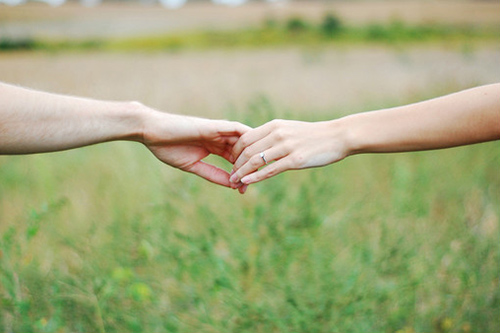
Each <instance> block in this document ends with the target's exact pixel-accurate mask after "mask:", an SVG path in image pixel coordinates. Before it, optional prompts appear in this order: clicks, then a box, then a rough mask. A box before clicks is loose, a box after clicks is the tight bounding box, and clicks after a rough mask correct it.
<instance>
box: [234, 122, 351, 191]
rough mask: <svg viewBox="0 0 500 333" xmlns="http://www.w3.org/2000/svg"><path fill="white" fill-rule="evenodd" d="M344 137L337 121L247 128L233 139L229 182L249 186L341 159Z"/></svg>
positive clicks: (345, 148) (275, 124) (344, 150)
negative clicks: (231, 167)
mask: <svg viewBox="0 0 500 333" xmlns="http://www.w3.org/2000/svg"><path fill="white" fill-rule="evenodd" d="M344 137H345V131H344V130H343V129H342V126H341V124H340V122H339V121H328V122H316V123H309V122H302V121H292V120H273V121H271V122H269V123H267V124H264V125H262V126H260V127H258V128H256V129H254V130H251V131H248V132H247V133H245V134H243V135H242V136H241V138H240V139H239V140H238V142H236V144H235V145H234V148H233V158H235V159H236V161H235V162H234V168H233V172H232V175H231V178H230V181H231V182H232V183H238V182H241V183H243V184H245V185H248V184H252V183H256V182H259V181H261V180H264V179H267V178H270V177H272V176H274V175H277V174H279V173H281V172H283V171H286V170H294V169H304V168H312V167H319V166H323V165H327V164H330V163H334V162H337V161H340V160H342V159H343V158H344V157H346V156H347V155H348V149H347V145H346V143H345V142H346V141H345V140H344ZM271 162H273V163H271ZM261 167H263V168H262V169H260V170H259V168H261ZM245 189H246V188H245V187H243V192H244V190H245ZM240 192H241V191H240Z"/></svg>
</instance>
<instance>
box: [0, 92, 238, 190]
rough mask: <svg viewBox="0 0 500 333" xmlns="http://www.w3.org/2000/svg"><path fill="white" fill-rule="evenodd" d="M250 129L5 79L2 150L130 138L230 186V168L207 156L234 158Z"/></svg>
mask: <svg viewBox="0 0 500 333" xmlns="http://www.w3.org/2000/svg"><path fill="white" fill-rule="evenodd" d="M247 130H248V127H246V126H244V125H242V124H239V123H236V122H229V121H224V120H208V119H202V118H195V117H187V116H180V115H173V114H168V113H163V112H159V111H156V110H153V109H151V108H148V107H146V106H144V105H142V104H140V103H137V102H110V101H98V100H92V99H87V98H80V97H72V96H64V95H57V94H51V93H45V92H40V91H35V90H30V89H25V88H21V87H16V86H12V85H8V84H5V83H0V154H30V153H42V152H52V151H59V150H65V149H72V148H77V147H82V146H87V145H92V144H96V143H102V142H108V141H115V140H131V141H137V142H141V143H143V144H144V145H146V146H147V147H148V148H149V149H150V150H151V151H152V152H153V154H155V156H156V157H158V158H159V159H160V160H161V161H163V162H165V163H167V164H169V165H171V166H173V167H176V168H179V169H182V170H184V171H188V172H192V173H195V174H197V175H199V176H201V177H203V178H205V179H207V180H209V181H212V182H215V183H217V184H221V185H224V186H230V183H229V181H228V177H229V176H228V174H227V172H225V171H223V170H221V169H219V168H216V167H215V166H212V165H209V164H206V163H204V162H203V161H202V159H203V158H205V157H206V156H208V155H209V154H216V155H219V156H222V157H223V158H225V159H227V160H229V161H232V157H231V154H230V152H231V149H232V146H233V144H234V143H235V142H236V141H237V139H238V138H239V136H240V135H242V134H243V133H245V132H246V131H247ZM232 187H234V185H233V186H232Z"/></svg>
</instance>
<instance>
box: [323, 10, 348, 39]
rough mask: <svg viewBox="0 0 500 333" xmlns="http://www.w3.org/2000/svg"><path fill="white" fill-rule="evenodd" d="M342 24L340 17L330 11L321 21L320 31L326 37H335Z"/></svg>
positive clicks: (340, 30)
mask: <svg viewBox="0 0 500 333" xmlns="http://www.w3.org/2000/svg"><path fill="white" fill-rule="evenodd" d="M343 28H344V27H343V24H342V21H341V20H340V18H339V17H338V16H336V15H334V14H332V13H328V14H326V15H325V17H324V18H323V22H322V23H321V31H322V32H323V33H324V34H325V36H327V37H335V36H337V35H338V34H339V33H340V32H342V29H343Z"/></svg>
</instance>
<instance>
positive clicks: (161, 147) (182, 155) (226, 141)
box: [143, 112, 250, 188]
mask: <svg viewBox="0 0 500 333" xmlns="http://www.w3.org/2000/svg"><path fill="white" fill-rule="evenodd" d="M249 129H250V128H249V127H248V126H245V125H242V124H240V123H237V122H231V121H225V120H208V119H202V118H195V117H187V116H180V115H172V114H167V113H160V112H155V113H154V116H152V117H150V119H149V120H148V121H146V123H145V128H144V132H143V133H144V134H143V143H144V144H145V145H146V146H147V147H148V148H149V149H150V150H151V152H152V153H153V154H154V155H155V156H156V157H157V158H158V159H159V160H161V161H162V162H164V163H166V164H168V165H170V166H173V167H175V168H178V169H181V170H183V171H187V172H191V173H194V174H196V175H198V176H200V177H202V178H204V179H206V180H208V181H211V182H213V183H216V184H219V185H223V186H227V187H231V188H238V187H240V186H241V185H238V184H234V183H230V182H229V174H228V173H227V172H226V171H224V170H222V169H220V168H217V167H216V166H214V165H211V164H207V163H205V162H203V161H202V159H204V158H205V157H207V156H208V155H210V154H215V155H218V156H221V157H223V158H224V159H226V160H227V161H229V162H231V163H233V162H234V159H233V158H232V155H231V152H232V148H233V145H234V144H235V143H236V142H237V141H238V139H239V137H240V136H241V135H242V134H244V133H245V132H246V131H247V130H249Z"/></svg>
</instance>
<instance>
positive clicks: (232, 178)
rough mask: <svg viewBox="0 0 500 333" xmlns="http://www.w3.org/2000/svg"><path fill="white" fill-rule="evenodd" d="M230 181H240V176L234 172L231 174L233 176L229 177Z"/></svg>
mask: <svg viewBox="0 0 500 333" xmlns="http://www.w3.org/2000/svg"><path fill="white" fill-rule="evenodd" d="M229 181H230V182H231V183H237V182H238V177H237V176H236V175H235V174H233V175H231V177H230V178H229Z"/></svg>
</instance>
